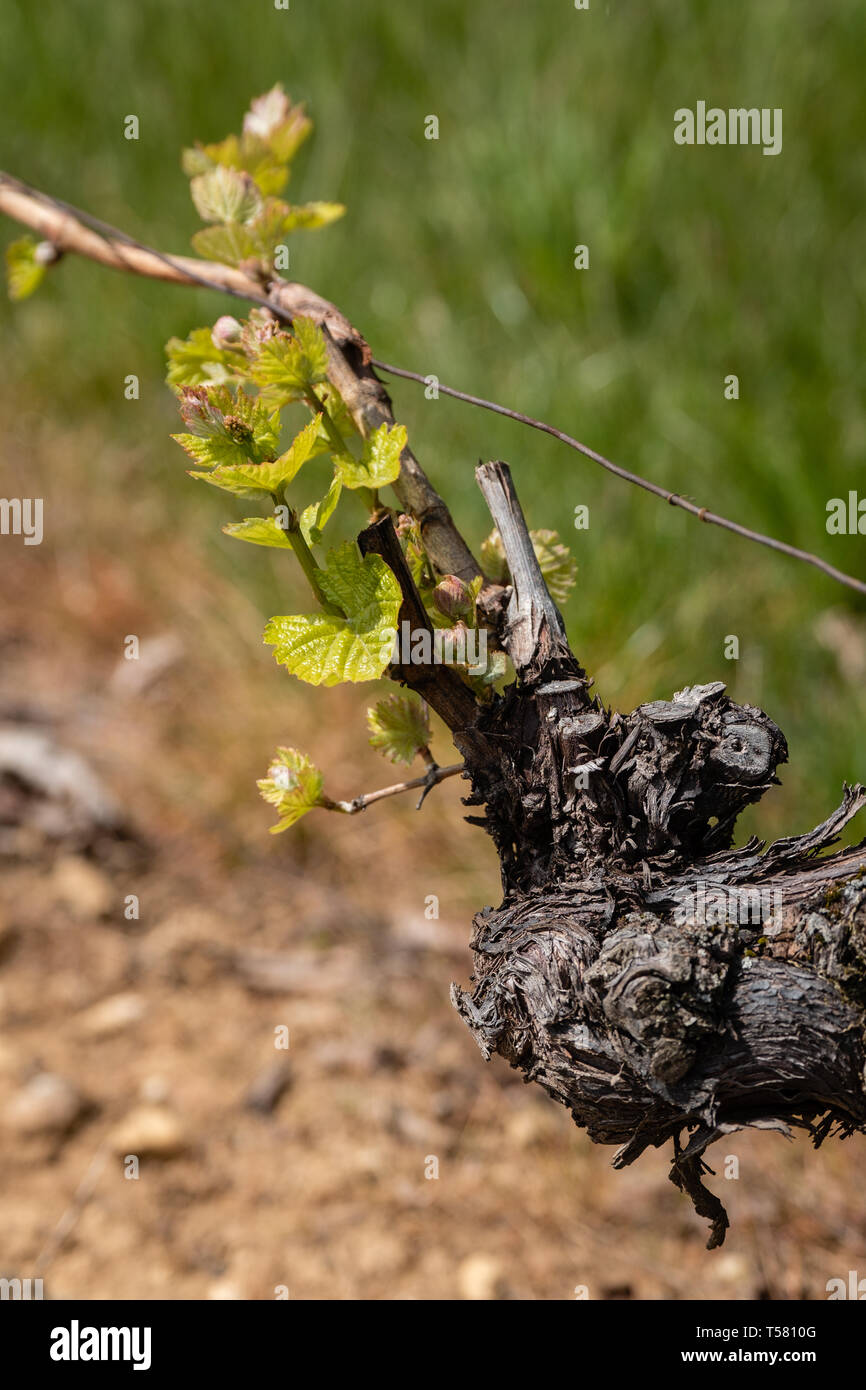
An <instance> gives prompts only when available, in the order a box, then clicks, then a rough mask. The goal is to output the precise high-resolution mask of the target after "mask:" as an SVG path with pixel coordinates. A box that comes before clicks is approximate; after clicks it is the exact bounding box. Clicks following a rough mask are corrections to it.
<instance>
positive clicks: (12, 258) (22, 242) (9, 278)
mask: <svg viewBox="0 0 866 1390" xmlns="http://www.w3.org/2000/svg"><path fill="white" fill-rule="evenodd" d="M36 246H37V243H36V241H35V239H34V238H33V237H31V236H23V237H21V238H20V239H19V240H18V241H13V242H10V244H9V245H8V246H7V247H6V284H7V287H8V290H9V298H10V299H26V298H27V297H28V295H31V294H32V293H33V291H34V290H36V289H38V288H39V286H40V285H41V284H42V281H43V280H44V278H45V266H44V265H40V264H39V262H38V261H37V259H36Z"/></svg>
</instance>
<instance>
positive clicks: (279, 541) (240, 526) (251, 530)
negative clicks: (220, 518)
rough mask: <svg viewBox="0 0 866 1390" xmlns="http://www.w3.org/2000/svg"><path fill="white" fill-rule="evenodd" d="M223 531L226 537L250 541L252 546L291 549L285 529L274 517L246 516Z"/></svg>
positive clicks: (225, 527)
mask: <svg viewBox="0 0 866 1390" xmlns="http://www.w3.org/2000/svg"><path fill="white" fill-rule="evenodd" d="M223 531H224V532H225V534H226V535H227V536H234V538H235V540H239V541H250V542H251V543H252V544H253V545H272V546H276V547H277V549H281V550H286V549H288V550H291V548H292V546H291V542H290V540H289V538H288V536H287V535H286V531H285V528H284V527H283V526H281V525H280V523H279V522H278V521H277V518H276V517H275V516H248V517H246V518H245V520H243V521H236V522H232V523H231V524H230V525H229V526H224V527H223Z"/></svg>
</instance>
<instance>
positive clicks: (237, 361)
mask: <svg viewBox="0 0 866 1390" xmlns="http://www.w3.org/2000/svg"><path fill="white" fill-rule="evenodd" d="M165 350H166V353H167V355H168V376H167V377H166V380H167V382H168V384H169V386H174V387H179V386H200V385H202V383H205V382H220V381H226V380H228V379H229V378H230V377H231V376H232V374H233V373H234V372H238V371H244V370H245V368H246V366H247V359H246V358H245V357H244V355H243V353H241V352H231V351H229V350H224V349H221V348H218V347H214V344H213V339H212V338H211V335H210V329H209V328H194V329H193V331H192V333H190V335H189V337H188V338H169V340H168V342H167V343H166V345H165Z"/></svg>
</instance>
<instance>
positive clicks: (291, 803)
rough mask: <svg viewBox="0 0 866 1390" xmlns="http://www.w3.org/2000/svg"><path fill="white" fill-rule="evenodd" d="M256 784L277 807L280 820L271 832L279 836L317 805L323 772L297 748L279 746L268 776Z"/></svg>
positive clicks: (320, 793)
mask: <svg viewBox="0 0 866 1390" xmlns="http://www.w3.org/2000/svg"><path fill="white" fill-rule="evenodd" d="M256 785H257V787H258V789H259V791H260V792H261V794H262V796H263V797H264V799H265V801H267V802H269V803H270V805H271V806H274V807H276V810H277V814H278V815H279V817H280V819H279V821H278V822H277V824H276V825H272V826H271V834H272V835H277V834H279V832H280V831H281V830H288V829H289V827H290V826H292V825H294V824H295V822H296V821H299V820H300V819H301V816H305V815H306V814H307V812H308V811H311V810H312V809H313V807H314V806H318V804H319V801H320V798H321V795H322V774H321V772H320V771H319V769H318V768H317V767H316V766H315V764H314V763H312V762H311V761H310V759H309V758H308V757H307V756H306V754H304V753H299V752H298V750H297V748H278V749H277V751H276V754H275V756H274V759H273V761H272V763H271V766H270V767H269V768H268V775H267V777H263V778H261V780H260V781H258V782H257V783H256Z"/></svg>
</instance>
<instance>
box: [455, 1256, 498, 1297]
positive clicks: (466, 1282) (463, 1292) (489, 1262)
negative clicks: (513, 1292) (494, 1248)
mask: <svg viewBox="0 0 866 1390" xmlns="http://www.w3.org/2000/svg"><path fill="white" fill-rule="evenodd" d="M502 1274H503V1271H502V1263H501V1261H499V1260H497V1259H496V1258H495V1256H493V1255H482V1254H477V1255H468V1256H467V1257H466V1259H465V1260H463V1261H462V1263H461V1265H460V1267H459V1269H458V1270H457V1284H458V1287H459V1289H460V1296H461V1297H462V1298H467V1299H471V1300H472V1301H477V1300H478V1299H491V1298H500V1297H501V1296H502V1292H503V1277H502Z"/></svg>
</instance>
